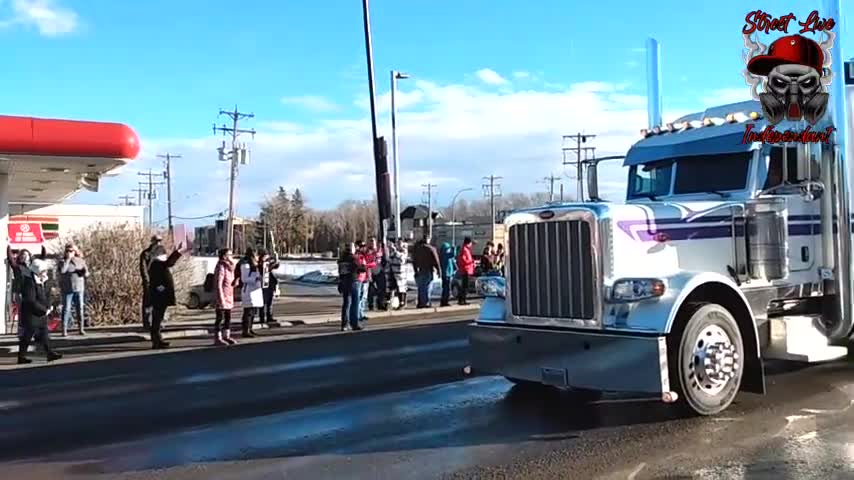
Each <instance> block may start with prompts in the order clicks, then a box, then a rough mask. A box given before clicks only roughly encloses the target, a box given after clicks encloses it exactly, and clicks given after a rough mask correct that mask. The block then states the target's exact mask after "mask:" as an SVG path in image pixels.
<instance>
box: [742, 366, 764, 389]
mask: <svg viewBox="0 0 854 480" xmlns="http://www.w3.org/2000/svg"><path fill="white" fill-rule="evenodd" d="M748 365H749V367H748V368H745V370H744V377H742V379H741V389H742V390H743V391H745V392H750V393H758V394H760V395H765V364H764V363H763V362H762V358H761V357H756V358H754V359H753V361H752V362H749V363H748Z"/></svg>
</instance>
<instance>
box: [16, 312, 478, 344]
mask: <svg viewBox="0 0 854 480" xmlns="http://www.w3.org/2000/svg"><path fill="white" fill-rule="evenodd" d="M479 307H480V305H479V304H477V303H473V304H471V305H466V306H460V305H452V306H449V307H442V308H439V307H431V308H423V309H415V308H407V309H404V310H395V311H386V312H383V311H373V312H367V313H368V314H367V316H368V321H369V322H370V320H372V319H391V318H395V317H397V318H400V319H401V320H405V319H408V318H413V319H417V317H421V316H425V315H435V314H437V313H448V314H450V315H454V314H459V313H460V312H466V311H471V312H475V311H476V310H477V309H478V308H479ZM235 311H236V312H239V311H240V310H239V309H235ZM187 317H192V318H193V319H192V320H184V319H185V318H187ZM171 319H172V320H171V321H170V320H167V321H166V322H164V324H163V337H164V339H178V338H189V337H204V336H208V335H212V334H213V324H214V312H213V310H201V311H190V312H189V313H188V312H186V311H180V310H179V311H178V312H176V313H175V314H173V315H171ZM340 321H341V315H340V314H339V313H337V312H336V313H331V312H327V313H320V314H296V315H279V316H277V317H276V322H275V324H273V325H270V326H267V325H259V324H257V323H256V325H255V328H256V329H258V328H262V329H265V330H267V329H269V330H271V331H275V330H279V329H283V330H282V333H285V331H286V329H287V327H295V326H302V325H323V324H337V323H339V322H340ZM239 330H240V317H239V313H238V315H236V316H235V318H234V319H232V331H239ZM150 339H151V338H150V336H149V334H148V332H147V331H146V330H143V328H142V324H127V325H116V326H109V327H94V328H89V329H87V331H86V335H85V336H81V335H78V334H77V333H76V332H74V333H71V332H69V335H68V337H64V338H63V337H62V336H60V335H57V334H56V333H52V334H51V344H52V345H53V346H54V347H56V348H60V349H61V348H68V347H95V346H107V345H118V344H124V343H137V342H148V341H150ZM31 348H33V347H31ZM17 352H18V339H17V337H16V336H15V335H3V336H0V355H8V354H13V353H17Z"/></svg>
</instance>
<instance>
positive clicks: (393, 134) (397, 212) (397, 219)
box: [391, 70, 409, 238]
mask: <svg viewBox="0 0 854 480" xmlns="http://www.w3.org/2000/svg"><path fill="white" fill-rule="evenodd" d="M406 78H409V75H407V74H406V73H403V72H398V71H395V70H392V71H391V148H392V157H393V158H394V234H395V235H396V236H397V238H400V237H401V234H400V222H401V220H400V163H399V160H398V151H397V150H398V144H397V107H396V106H395V103H394V97H395V94H396V93H397V81H398V80H403V79H406Z"/></svg>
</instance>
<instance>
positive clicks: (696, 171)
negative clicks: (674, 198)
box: [673, 152, 753, 195]
mask: <svg viewBox="0 0 854 480" xmlns="http://www.w3.org/2000/svg"><path fill="white" fill-rule="evenodd" d="M752 157H753V154H752V152H748V153H730V154H719V155H699V156H694V157H684V158H678V159H676V181H675V182H674V183H673V193H674V194H675V195H679V194H686V193H705V192H726V191H728V190H729V191H731V190H744V188H745V187H746V186H747V173H748V171H749V169H750V160H751V158H752Z"/></svg>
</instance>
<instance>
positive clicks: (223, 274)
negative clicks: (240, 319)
mask: <svg viewBox="0 0 854 480" xmlns="http://www.w3.org/2000/svg"><path fill="white" fill-rule="evenodd" d="M214 285H215V288H216V301H215V304H214V305H215V307H216V323H215V324H214V331H215V332H216V338H215V339H214V345H234V344H235V343H237V342H236V341H235V340H233V339H232V338H231V309H232V308H234V262H233V261H232V260H231V250H229V249H227V248H222V249H220V251H219V261H218V262H217V264H216V267H215V268H214Z"/></svg>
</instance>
